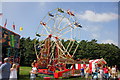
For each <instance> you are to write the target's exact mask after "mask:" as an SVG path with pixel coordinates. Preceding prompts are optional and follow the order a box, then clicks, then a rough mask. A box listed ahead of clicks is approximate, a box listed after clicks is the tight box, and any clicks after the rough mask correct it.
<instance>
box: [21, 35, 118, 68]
mask: <svg viewBox="0 0 120 80" xmlns="http://www.w3.org/2000/svg"><path fill="white" fill-rule="evenodd" d="M35 40H36V39H33V40H31V39H30V37H28V38H21V39H20V53H21V65H30V64H31V63H32V62H33V60H34V59H36V54H35V50H34V41H35ZM36 41H37V43H38V42H39V40H36ZM61 42H62V43H63V44H64V46H65V48H67V46H68V44H69V42H70V40H67V41H64V40H62V41H61ZM71 43H73V41H72V42H71ZM77 44H79V47H78V49H77V51H76V53H75V55H74V57H73V58H74V59H78V58H79V59H84V58H87V59H100V58H104V59H105V60H106V61H107V63H108V65H109V66H112V65H117V66H120V48H119V47H117V46H115V45H114V44H98V43H97V40H95V39H93V40H91V41H87V40H82V41H80V42H77V41H75V43H74V45H73V47H72V51H71V52H70V54H71V55H72V54H73V52H74V49H75V48H76V46H77ZM70 46H71V45H70Z"/></svg>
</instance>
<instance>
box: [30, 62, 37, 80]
mask: <svg viewBox="0 0 120 80" xmlns="http://www.w3.org/2000/svg"><path fill="white" fill-rule="evenodd" d="M35 74H37V68H36V67H35V66H34V65H33V64H32V70H31V71H30V79H31V80H36V75H35Z"/></svg>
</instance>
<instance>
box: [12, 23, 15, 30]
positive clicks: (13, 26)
mask: <svg viewBox="0 0 120 80" xmlns="http://www.w3.org/2000/svg"><path fill="white" fill-rule="evenodd" d="M12 28H13V30H15V24H14V22H13V25H12Z"/></svg>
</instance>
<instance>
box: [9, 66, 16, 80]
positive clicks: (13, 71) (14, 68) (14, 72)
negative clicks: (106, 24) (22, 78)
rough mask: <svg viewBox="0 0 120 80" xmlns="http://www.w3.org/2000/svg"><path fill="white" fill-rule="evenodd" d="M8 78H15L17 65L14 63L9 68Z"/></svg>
mask: <svg viewBox="0 0 120 80" xmlns="http://www.w3.org/2000/svg"><path fill="white" fill-rule="evenodd" d="M10 80H17V66H16V64H13V65H12V68H11V69H10Z"/></svg>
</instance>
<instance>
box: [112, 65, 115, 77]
mask: <svg viewBox="0 0 120 80" xmlns="http://www.w3.org/2000/svg"><path fill="white" fill-rule="evenodd" d="M111 73H112V77H113V78H115V76H116V68H115V67H114V66H112V69H111Z"/></svg>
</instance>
